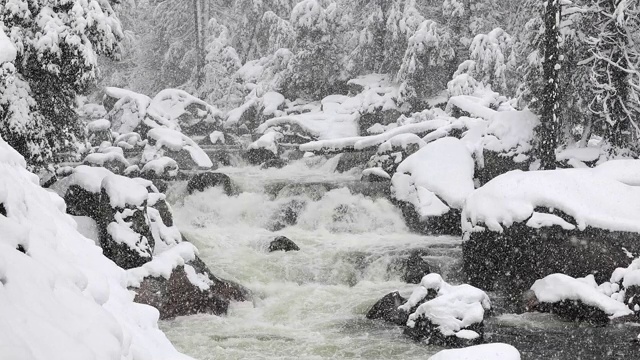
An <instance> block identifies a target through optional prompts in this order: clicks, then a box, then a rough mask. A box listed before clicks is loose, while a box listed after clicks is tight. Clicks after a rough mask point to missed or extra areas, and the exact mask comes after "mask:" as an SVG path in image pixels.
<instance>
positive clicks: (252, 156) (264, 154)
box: [245, 148, 278, 165]
mask: <svg viewBox="0 0 640 360" xmlns="http://www.w3.org/2000/svg"><path fill="white" fill-rule="evenodd" d="M245 157H246V159H247V161H248V162H249V163H250V164H251V165H260V164H262V163H264V162H267V161H269V160H276V159H278V155H276V154H274V153H273V152H272V151H270V150H267V149H263V148H258V149H249V150H248V151H247V153H246V154H245Z"/></svg>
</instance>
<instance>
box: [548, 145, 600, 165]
mask: <svg viewBox="0 0 640 360" xmlns="http://www.w3.org/2000/svg"><path fill="white" fill-rule="evenodd" d="M599 158H600V148H595V147H585V148H568V149H564V150H562V151H560V152H558V153H557V154H556V160H558V161H563V160H569V159H576V160H580V161H582V162H591V161H596V160H598V159H599Z"/></svg>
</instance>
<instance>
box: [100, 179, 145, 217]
mask: <svg viewBox="0 0 640 360" xmlns="http://www.w3.org/2000/svg"><path fill="white" fill-rule="evenodd" d="M101 188H102V189H104V191H105V192H106V193H107V195H108V196H109V203H110V205H111V207H112V208H120V209H124V208H126V207H127V206H131V205H133V206H136V207H137V206H142V205H143V204H144V202H145V201H147V199H148V198H149V193H148V192H147V189H146V188H145V187H144V186H143V185H141V184H140V183H139V182H137V181H135V180H133V179H130V178H128V177H124V176H120V175H115V174H110V175H107V176H106V177H105V178H104V179H103V180H102V184H101Z"/></svg>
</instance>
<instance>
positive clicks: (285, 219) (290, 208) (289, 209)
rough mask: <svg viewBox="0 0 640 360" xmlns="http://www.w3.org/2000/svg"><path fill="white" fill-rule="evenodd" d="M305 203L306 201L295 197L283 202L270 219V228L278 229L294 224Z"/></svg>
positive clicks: (272, 229)
mask: <svg viewBox="0 0 640 360" xmlns="http://www.w3.org/2000/svg"><path fill="white" fill-rule="evenodd" d="M306 205H307V203H306V202H305V201H303V200H297V199H293V200H291V201H289V202H287V203H286V204H284V206H283V207H282V208H280V211H279V212H278V213H277V214H276V216H275V217H274V219H273V220H272V225H271V227H270V230H271V231H278V230H282V229H284V228H285V227H287V226H292V225H295V224H296V223H297V222H298V214H300V212H301V211H302V209H304V207H305V206H306Z"/></svg>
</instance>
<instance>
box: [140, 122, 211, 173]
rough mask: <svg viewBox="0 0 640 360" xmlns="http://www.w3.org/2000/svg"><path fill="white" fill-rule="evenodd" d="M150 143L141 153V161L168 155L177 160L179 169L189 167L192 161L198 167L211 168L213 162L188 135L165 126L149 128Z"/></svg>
mask: <svg viewBox="0 0 640 360" xmlns="http://www.w3.org/2000/svg"><path fill="white" fill-rule="evenodd" d="M147 136H148V138H149V140H150V143H149V145H147V147H146V148H145V151H144V153H143V159H142V161H143V162H145V163H146V162H148V161H151V160H155V159H157V158H160V157H162V156H165V155H166V156H169V157H171V158H173V159H174V160H176V161H177V162H178V165H179V166H180V168H181V169H184V168H189V166H188V165H189V163H190V162H192V163H193V164H195V166H197V167H199V168H211V167H213V162H212V161H211V159H210V158H209V156H208V155H207V154H206V153H205V152H204V151H203V150H202V149H201V148H200V146H198V145H197V144H196V143H195V141H193V140H192V139H191V138H190V137H188V136H186V135H184V134H182V133H181V132H179V131H177V130H173V129H169V128H165V127H157V128H154V129H151V130H149V132H148V134H147Z"/></svg>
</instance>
